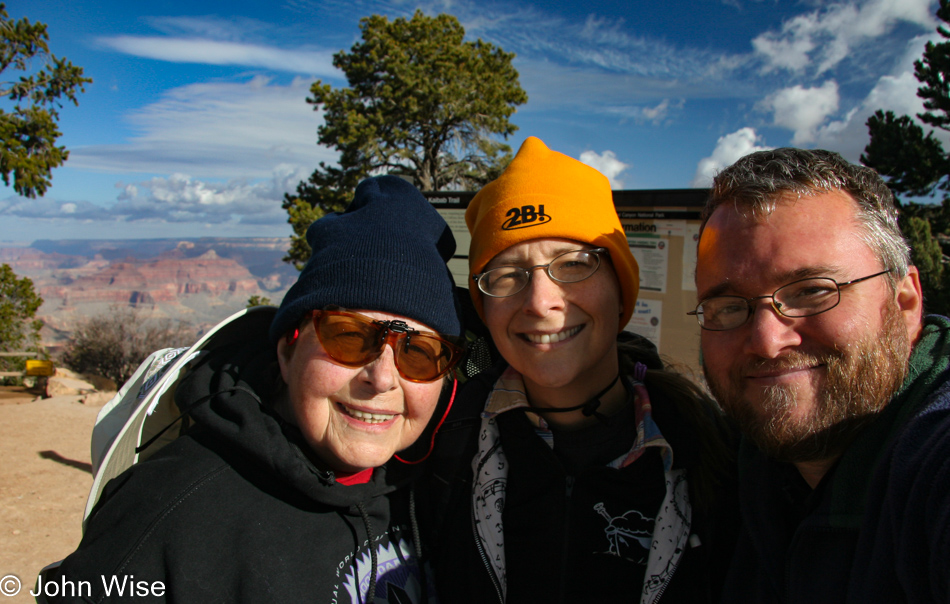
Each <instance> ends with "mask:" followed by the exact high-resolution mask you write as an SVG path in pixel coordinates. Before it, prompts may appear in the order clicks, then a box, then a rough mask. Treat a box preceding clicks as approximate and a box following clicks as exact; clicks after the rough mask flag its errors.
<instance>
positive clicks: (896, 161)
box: [861, 0, 950, 315]
mask: <svg viewBox="0 0 950 604" xmlns="http://www.w3.org/2000/svg"><path fill="white" fill-rule="evenodd" d="M937 17H938V18H939V19H940V21H942V22H943V23H944V24H950V0H940V5H939V7H938V9H937ZM937 32H938V33H939V34H940V35H941V37H943V38H944V40H945V41H943V42H939V43H937V44H934V43H933V42H928V43H927V45H926V46H925V47H924V54H923V56H922V58H921V59H919V60H917V61H915V62H914V74H915V76H916V77H917V80H918V81H919V82H920V84H921V85H920V87H919V88H918V89H917V96H919V97H920V98H921V99H923V101H924V109H925V110H926V111H924V112H923V113H918V114H917V118H918V119H919V120H920V122H922V123H923V124H926V125H928V126H931V127H933V128H939V129H941V130H946V131H950V30H948V29H947V28H946V27H945V26H944V25H940V26H938V27H937ZM867 126H868V132H869V134H870V136H871V140H870V142H869V143H868V145H867V147H865V149H864V154H862V155H861V162H862V163H863V164H864V165H866V166H870V167H871V168H874V169H875V170H877V171H878V173H879V174H881V176H883V177H885V179H886V180H887V184H888V187H890V189H891V191H892V192H893V193H894V196H895V198H898V205H899V207H900V209H901V229H902V230H903V232H904V235H905V236H906V237H907V240H908V243H909V244H910V246H911V248H912V251H911V258H912V260H913V262H914V264H915V265H916V266H917V268H918V269H919V270H920V276H921V285H922V287H923V290H924V301H925V307H926V310H927V312H934V313H938V314H942V315H950V269H948V268H947V262H948V260H950V258H948V257H947V255H946V254H947V252H948V251H950V195H948V192H950V156H948V154H947V152H946V150H945V149H944V148H943V145H942V144H941V143H940V141H939V140H937V138H936V137H935V136H934V132H933V130H931V131H929V132H926V133H925V132H924V128H923V127H921V126H920V124H919V123H917V122H916V121H915V120H914V119H913V118H911V117H910V116H907V115H902V116H897V115H895V114H894V112H892V111H886V112H885V111H880V110H879V111H877V112H875V114H874V115H872V116H871V117H870V118H868V121H867ZM901 195H904V196H907V197H911V198H920V197H932V198H937V197H938V196H939V198H940V203H939V204H921V203H917V202H915V201H912V200H911V201H907V200H905V201H903V202H902V201H901V200H900V199H899V197H900V196H901Z"/></svg>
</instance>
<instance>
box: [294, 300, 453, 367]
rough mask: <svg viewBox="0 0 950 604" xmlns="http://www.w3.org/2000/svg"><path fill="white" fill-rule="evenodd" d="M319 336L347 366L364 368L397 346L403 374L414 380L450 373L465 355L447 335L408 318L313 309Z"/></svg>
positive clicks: (332, 355) (395, 353)
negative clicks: (389, 318)
mask: <svg viewBox="0 0 950 604" xmlns="http://www.w3.org/2000/svg"><path fill="white" fill-rule="evenodd" d="M311 314H312V316H313V326H314V328H315V329H316V331H317V338H318V339H319V340H320V344H321V345H323V349H324V350H325V351H326V353H327V355H329V356H330V358H331V359H333V360H334V361H336V362H337V363H339V364H341V365H344V366H346V367H362V366H363V365H367V364H369V363H372V362H373V361H375V360H376V359H378V358H379V355H381V354H382V353H383V346H385V345H387V344H389V345H390V346H391V347H392V349H393V359H394V360H395V363H396V370H397V371H398V372H399V375H401V376H402V377H404V378H405V379H407V380H409V381H410V382H433V381H435V380H437V379H439V378H440V377H442V376H444V375H445V374H446V373H448V372H449V371H450V370H451V369H452V367H454V366H455V364H456V363H458V361H459V359H460V358H461V357H462V349H461V347H459V346H457V345H456V344H455V343H453V342H449V341H448V340H446V339H445V337H444V336H442V335H439V334H437V333H434V332H430V331H416V330H415V329H412V328H410V327H409V325H407V324H406V323H405V322H404V321H398V320H394V321H377V320H375V319H372V318H370V317H367V316H364V315H361V314H359V313H355V312H350V311H347V310H342V309H336V308H327V309H324V310H314V311H311Z"/></svg>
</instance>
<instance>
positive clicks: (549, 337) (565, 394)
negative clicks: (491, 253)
mask: <svg viewBox="0 0 950 604" xmlns="http://www.w3.org/2000/svg"><path fill="white" fill-rule="evenodd" d="M593 247H594V246H591V245H587V244H583V243H578V242H576V241H571V240H568V239H537V240H533V241H525V242H522V243H519V244H516V245H513V246H511V247H509V248H508V249H506V250H504V251H503V252H501V253H500V254H498V255H497V256H495V257H494V258H492V260H491V262H489V263H488V264H487V265H486V266H485V269H484V270H489V269H493V268H498V267H500V266H520V267H522V268H528V267H531V266H537V265H539V264H548V263H549V262H551V260H552V259H554V258H555V257H557V256H558V255H560V254H563V253H565V252H568V251H572V250H580V249H592V248H593ZM482 301H483V304H484V312H485V323H486V324H487V325H488V329H489V331H491V335H492V339H493V340H494V342H495V345H496V346H497V347H498V351H499V352H500V353H501V355H502V356H503V357H504V358H505V360H506V361H508V363H509V364H510V365H511V366H512V367H514V368H515V369H516V370H518V372H520V373H521V375H522V376H523V378H524V382H525V386H526V387H527V389H528V398H529V399H531V400H532V402H533V403H534V402H547V403H549V404H554V402H555V400H556V399H564V400H569V401H572V402H571V404H577V402H578V401H581V402H583V401H584V400H586V399H585V398H584V397H585V396H586V397H588V398H589V397H590V396H592V395H593V394H595V393H596V392H598V391H600V390H601V389H602V388H604V387H605V386H607V385H608V384H609V383H610V382H611V381H612V380H613V379H614V377H615V376H616V375H617V371H618V363H617V332H618V330H619V327H620V313H621V311H622V309H623V305H622V303H621V294H620V285H619V283H618V281H617V276H616V274H615V273H614V269H613V267H612V266H611V264H610V262H609V261H607V260H606V259H605V260H604V261H603V262H601V265H600V268H598V269H597V271H596V272H595V273H594V274H593V275H591V276H590V277H589V278H587V279H585V280H583V281H579V282H577V283H557V282H555V281H552V280H551V278H550V277H549V276H548V275H547V273H546V272H545V270H544V269H537V270H534V271H532V274H531V279H530V281H529V282H528V285H527V286H526V287H525V288H524V289H523V290H521V291H520V292H518V293H517V294H515V295H513V296H509V297H507V298H492V297H489V296H486V295H484V294H482Z"/></svg>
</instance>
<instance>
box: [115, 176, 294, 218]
mask: <svg viewBox="0 0 950 604" xmlns="http://www.w3.org/2000/svg"><path fill="white" fill-rule="evenodd" d="M308 175H309V173H308V172H307V171H305V170H301V169H299V168H294V167H291V166H277V167H276V168H275V169H274V172H273V174H272V176H271V178H270V179H268V180H265V181H257V182H249V181H246V180H231V181H228V182H224V183H220V182H207V181H203V180H200V179H195V178H192V177H190V176H188V175H186V174H173V175H171V176H170V177H167V178H152V179H151V180H148V181H144V182H139V183H136V184H134V185H128V186H125V187H124V190H123V191H122V193H121V194H120V195H119V202H118V203H117V204H115V205H114V206H113V207H112V208H111V212H112V213H113V214H114V215H118V216H123V217H125V219H126V220H145V219H160V220H163V221H167V222H203V223H222V222H242V223H245V224H246V223H252V224H281V223H284V222H286V220H287V214H286V212H285V211H284V210H283V209H282V208H281V204H280V202H281V200H282V199H283V195H284V193H286V192H288V191H292V190H293V189H294V188H295V187H296V185H297V183H298V182H300V181H301V180H302V179H304V178H306V177H307V176H308Z"/></svg>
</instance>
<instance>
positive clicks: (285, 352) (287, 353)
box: [277, 329, 299, 383]
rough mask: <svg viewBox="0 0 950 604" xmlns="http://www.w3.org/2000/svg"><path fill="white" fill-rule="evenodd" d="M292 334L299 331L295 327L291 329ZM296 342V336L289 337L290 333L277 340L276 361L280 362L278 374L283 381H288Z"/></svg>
mask: <svg viewBox="0 0 950 604" xmlns="http://www.w3.org/2000/svg"><path fill="white" fill-rule="evenodd" d="M293 333H294V334H297V335H299V331H297V330H296V329H295V330H294V331H293ZM295 343H296V337H295V338H293V339H291V338H290V333H288V334H287V337H285V338H281V339H279V340H278V341H277V362H278V364H280V376H281V377H282V378H284V382H285V383H286V382H287V381H288V379H287V378H288V376H289V373H290V364H291V363H290V362H291V360H292V359H293V356H294V350H295V349H296V348H297V347H296V346H294V344H295Z"/></svg>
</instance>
